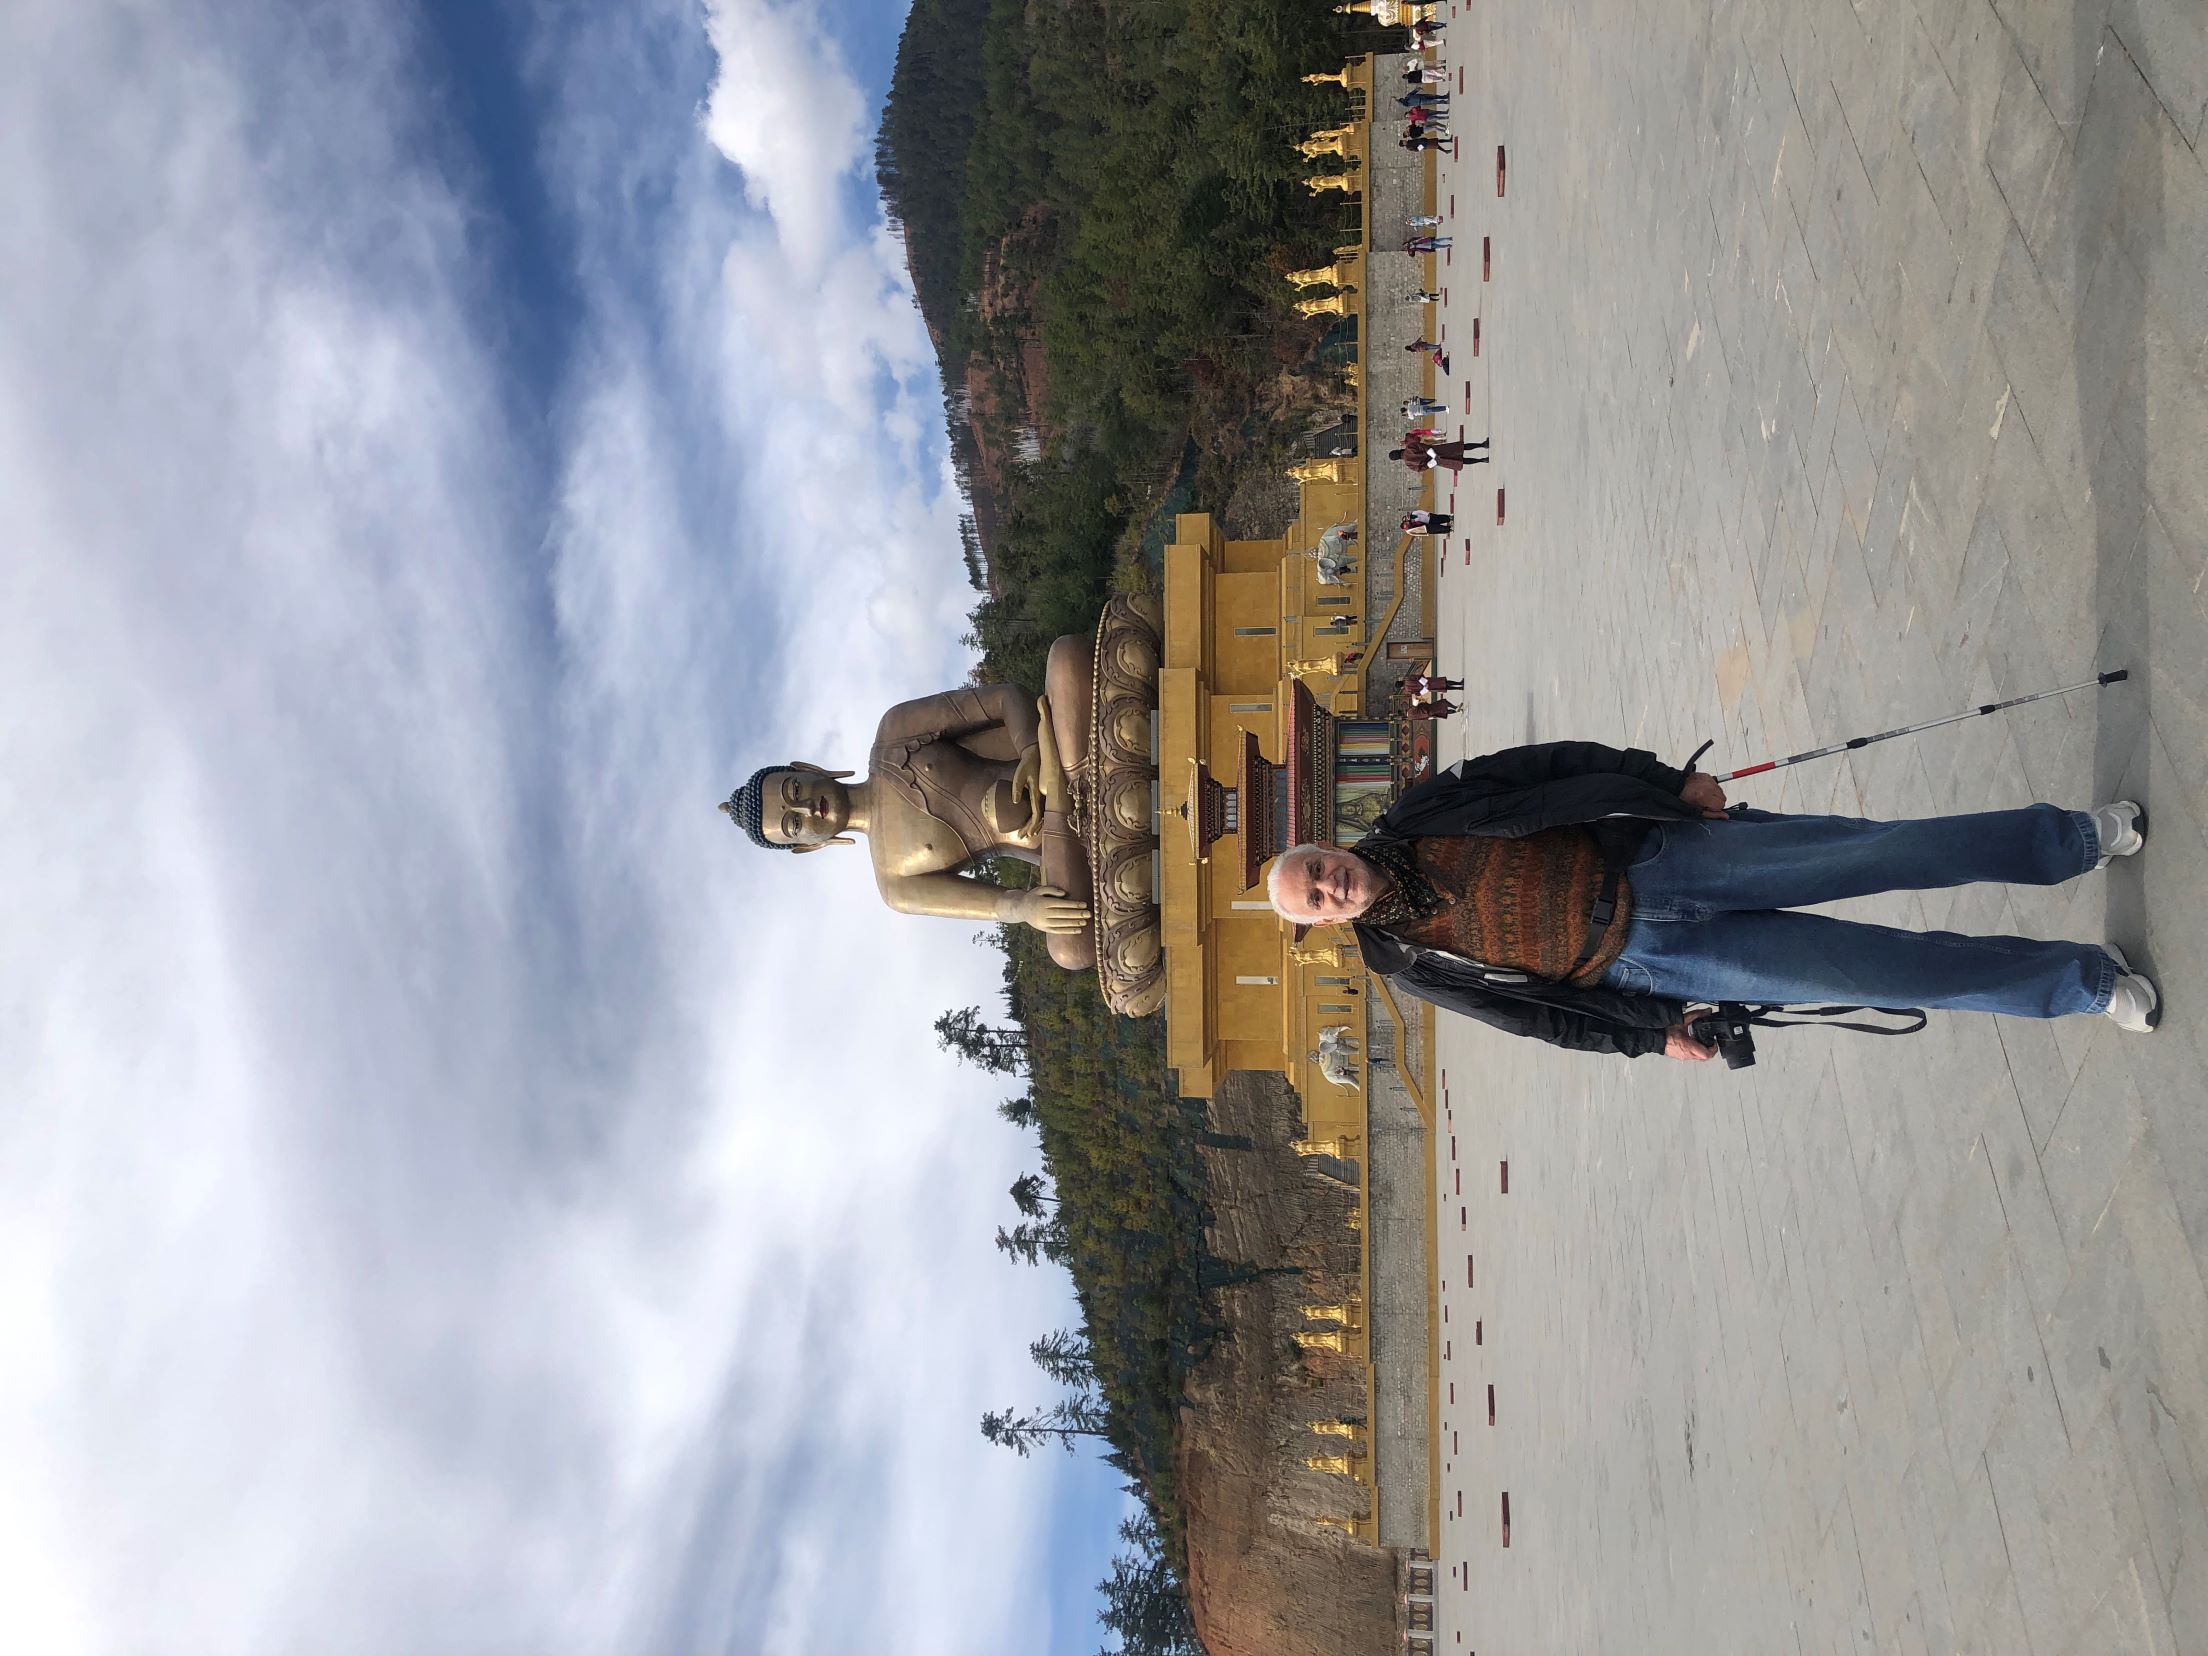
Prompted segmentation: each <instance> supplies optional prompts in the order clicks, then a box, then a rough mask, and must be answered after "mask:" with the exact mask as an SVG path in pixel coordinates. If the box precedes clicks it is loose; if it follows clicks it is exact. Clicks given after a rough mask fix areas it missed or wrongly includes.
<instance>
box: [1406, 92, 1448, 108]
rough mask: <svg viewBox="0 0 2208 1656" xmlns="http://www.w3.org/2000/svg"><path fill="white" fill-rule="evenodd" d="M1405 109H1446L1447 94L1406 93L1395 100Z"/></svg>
mask: <svg viewBox="0 0 2208 1656" xmlns="http://www.w3.org/2000/svg"><path fill="white" fill-rule="evenodd" d="M1395 101H1396V102H1397V103H1399V104H1401V105H1402V106H1403V107H1404V108H1405V109H1447V108H1448V107H1449V94H1448V93H1446V92H1406V93H1404V94H1403V96H1401V97H1400V98H1398V99H1396V100H1395Z"/></svg>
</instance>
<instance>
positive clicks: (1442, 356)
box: [1403, 339, 1449, 374]
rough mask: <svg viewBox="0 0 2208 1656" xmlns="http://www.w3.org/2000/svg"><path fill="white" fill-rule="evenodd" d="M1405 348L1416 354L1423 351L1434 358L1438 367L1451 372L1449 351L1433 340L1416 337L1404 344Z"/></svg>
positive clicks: (1445, 371) (1444, 371)
mask: <svg viewBox="0 0 2208 1656" xmlns="http://www.w3.org/2000/svg"><path fill="white" fill-rule="evenodd" d="M1403 349H1405V350H1406V351H1410V352H1412V353H1414V354H1415V353H1417V352H1421V351H1423V352H1424V353H1425V354H1426V355H1428V356H1430V357H1432V358H1433V360H1434V366H1435V367H1436V368H1439V369H1440V370H1441V371H1442V372H1443V373H1445V374H1446V373H1447V372H1449V353H1448V352H1447V351H1445V350H1443V349H1442V348H1441V347H1440V346H1439V345H1436V344H1435V343H1434V342H1433V341H1432V340H1430V339H1414V340H1412V341H1411V342H1410V343H1409V344H1408V345H1406V346H1404V347H1403Z"/></svg>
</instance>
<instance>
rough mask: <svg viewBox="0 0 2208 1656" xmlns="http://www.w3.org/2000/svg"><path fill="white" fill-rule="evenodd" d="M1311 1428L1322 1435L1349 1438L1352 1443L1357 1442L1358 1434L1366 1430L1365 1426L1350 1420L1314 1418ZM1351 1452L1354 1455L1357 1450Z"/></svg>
mask: <svg viewBox="0 0 2208 1656" xmlns="http://www.w3.org/2000/svg"><path fill="white" fill-rule="evenodd" d="M1311 1430H1312V1431H1314V1432H1316V1433H1318V1434H1319V1436H1321V1437H1332V1438H1347V1439H1348V1440H1349V1441H1350V1442H1351V1443H1355V1442H1356V1441H1357V1437H1358V1434H1359V1433H1361V1432H1362V1431H1364V1428H1363V1427H1362V1426H1359V1425H1357V1424H1356V1423H1355V1422H1353V1421H1348V1420H1314V1421H1313V1422H1311ZM1350 1453H1351V1454H1353V1455H1354V1454H1356V1453H1357V1451H1356V1450H1355V1449H1352V1450H1350Z"/></svg>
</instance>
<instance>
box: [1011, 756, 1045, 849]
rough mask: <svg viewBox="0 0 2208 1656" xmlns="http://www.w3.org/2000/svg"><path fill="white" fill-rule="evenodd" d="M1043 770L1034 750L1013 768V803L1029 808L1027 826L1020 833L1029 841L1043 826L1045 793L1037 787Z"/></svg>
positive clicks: (1022, 757)
mask: <svg viewBox="0 0 2208 1656" xmlns="http://www.w3.org/2000/svg"><path fill="white" fill-rule="evenodd" d="M1042 770H1043V766H1042V761H1041V760H1040V759H1039V758H1037V757H1036V754H1035V752H1034V750H1032V749H1031V750H1030V751H1028V752H1027V753H1024V754H1022V755H1021V756H1020V762H1019V763H1018V764H1017V765H1015V766H1013V767H1012V803H1013V804H1015V805H1025V806H1026V807H1027V826H1026V827H1024V828H1022V829H1021V830H1020V833H1021V835H1022V836H1023V837H1025V838H1028V839H1033V838H1034V837H1035V835H1036V833H1037V832H1038V831H1039V830H1040V829H1041V828H1042V826H1043V792H1042V789H1041V788H1039V787H1037V786H1036V783H1037V782H1038V781H1039V780H1040V779H1041V776H1042Z"/></svg>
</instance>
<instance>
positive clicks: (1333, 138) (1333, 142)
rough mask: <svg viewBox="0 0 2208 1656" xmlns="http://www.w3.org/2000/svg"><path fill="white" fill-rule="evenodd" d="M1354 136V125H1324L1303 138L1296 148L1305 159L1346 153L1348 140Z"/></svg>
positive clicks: (1355, 133)
mask: <svg viewBox="0 0 2208 1656" xmlns="http://www.w3.org/2000/svg"><path fill="white" fill-rule="evenodd" d="M1356 136H1357V129H1356V128H1355V127H1346V126H1338V127H1324V128H1322V129H1320V130H1319V131H1317V132H1314V133H1313V134H1311V136H1310V137H1308V138H1306V139H1304V140H1303V142H1302V143H1300V144H1298V145H1297V146H1296V149H1297V150H1298V151H1299V152H1300V153H1301V154H1302V156H1303V158H1304V159H1305V160H1306V161H1316V160H1317V159H1318V158H1319V157H1320V156H1322V155H1348V154H1349V153H1350V148H1349V144H1350V140H1351V139H1353V138H1355V137H1356Z"/></svg>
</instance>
